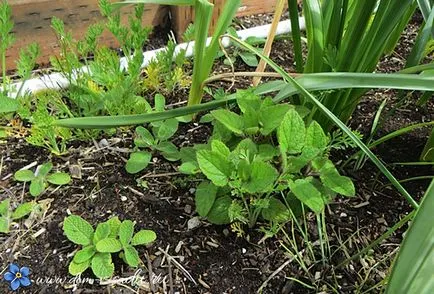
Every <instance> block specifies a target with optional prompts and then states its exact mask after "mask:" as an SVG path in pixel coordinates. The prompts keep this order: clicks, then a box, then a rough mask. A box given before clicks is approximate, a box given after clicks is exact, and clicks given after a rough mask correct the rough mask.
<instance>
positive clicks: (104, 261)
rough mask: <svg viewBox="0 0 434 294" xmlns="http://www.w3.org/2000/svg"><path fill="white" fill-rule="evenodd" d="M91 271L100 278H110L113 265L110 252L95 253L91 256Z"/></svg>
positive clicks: (113, 268) (113, 269)
mask: <svg viewBox="0 0 434 294" xmlns="http://www.w3.org/2000/svg"><path fill="white" fill-rule="evenodd" d="M92 271H93V273H94V274H95V276H97V277H98V278H100V279H107V278H110V277H111V276H112V275H113V273H114V271H115V266H114V264H113V262H112V256H111V254H110V253H96V254H95V255H94V257H93V258H92Z"/></svg>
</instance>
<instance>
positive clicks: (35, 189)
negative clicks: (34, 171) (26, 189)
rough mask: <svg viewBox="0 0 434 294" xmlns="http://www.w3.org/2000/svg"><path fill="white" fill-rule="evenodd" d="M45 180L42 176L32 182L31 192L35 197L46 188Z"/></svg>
mask: <svg viewBox="0 0 434 294" xmlns="http://www.w3.org/2000/svg"><path fill="white" fill-rule="evenodd" d="M45 185H46V184H45V181H44V178H42V177H41V176H38V177H36V178H35V179H33V180H32V181H31V183H30V194H31V195H32V196H34V197H36V196H39V195H41V194H42V192H44V190H45Z"/></svg>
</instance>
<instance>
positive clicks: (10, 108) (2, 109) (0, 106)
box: [0, 94, 20, 113]
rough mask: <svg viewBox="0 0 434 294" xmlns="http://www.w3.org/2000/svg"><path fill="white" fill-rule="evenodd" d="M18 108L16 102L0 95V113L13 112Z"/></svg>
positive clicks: (18, 105)
mask: <svg viewBox="0 0 434 294" xmlns="http://www.w3.org/2000/svg"><path fill="white" fill-rule="evenodd" d="M19 107H20V104H19V103H18V100H16V99H12V98H9V97H6V96H4V95H1V94H0V113H8V112H15V111H17V110H18V108H19Z"/></svg>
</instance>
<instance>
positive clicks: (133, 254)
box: [124, 245, 140, 267]
mask: <svg viewBox="0 0 434 294" xmlns="http://www.w3.org/2000/svg"><path fill="white" fill-rule="evenodd" d="M124 259H125V262H126V263H127V264H128V265H129V266H131V267H137V266H138V265H139V263H140V257H139V253H138V252H137V250H136V249H135V248H134V247H133V246H130V245H129V246H125V247H124Z"/></svg>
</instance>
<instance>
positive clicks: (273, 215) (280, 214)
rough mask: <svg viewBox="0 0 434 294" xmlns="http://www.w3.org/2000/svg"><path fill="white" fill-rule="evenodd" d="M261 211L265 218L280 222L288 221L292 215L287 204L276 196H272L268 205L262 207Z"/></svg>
mask: <svg viewBox="0 0 434 294" xmlns="http://www.w3.org/2000/svg"><path fill="white" fill-rule="evenodd" d="M261 213H262V218H263V219H265V220H268V221H274V222H278V223H284V222H287V221H288V220H289V219H290V217H291V213H290V212H289V210H288V208H287V207H286V206H285V204H283V203H282V201H280V200H278V199H276V198H274V197H273V198H270V201H269V204H268V207H267V208H264V209H262V211H261Z"/></svg>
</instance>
